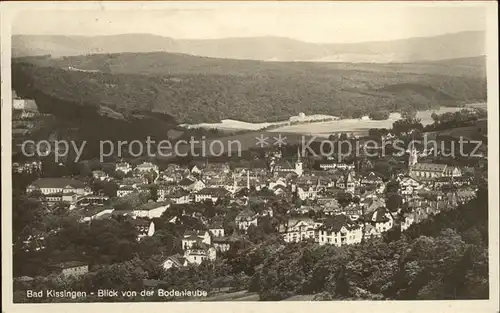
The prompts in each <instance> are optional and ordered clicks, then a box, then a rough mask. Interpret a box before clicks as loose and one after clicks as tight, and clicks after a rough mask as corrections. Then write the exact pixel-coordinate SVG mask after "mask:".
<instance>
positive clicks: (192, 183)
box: [178, 177, 206, 192]
mask: <svg viewBox="0 0 500 313" xmlns="http://www.w3.org/2000/svg"><path fill="white" fill-rule="evenodd" d="M178 186H179V187H180V188H182V189H184V190H186V191H190V192H197V191H200V190H202V189H203V188H205V187H206V185H205V183H204V182H202V181H201V180H197V179H195V178H192V177H186V178H184V179H182V180H181V181H179V182H178Z"/></svg>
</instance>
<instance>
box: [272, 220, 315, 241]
mask: <svg viewBox="0 0 500 313" xmlns="http://www.w3.org/2000/svg"><path fill="white" fill-rule="evenodd" d="M320 225H321V224H320V223H315V222H314V221H313V220H312V219H310V218H304V219H289V220H288V221H287V224H286V225H282V226H281V230H280V233H281V235H282V236H283V240H285V242H299V241H303V240H307V239H310V238H315V230H316V229H317V228H318V227H319V226H320Z"/></svg>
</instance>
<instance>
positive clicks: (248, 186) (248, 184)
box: [247, 170, 250, 191]
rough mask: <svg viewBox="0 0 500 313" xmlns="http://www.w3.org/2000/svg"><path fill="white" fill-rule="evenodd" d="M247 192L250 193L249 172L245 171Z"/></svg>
mask: <svg viewBox="0 0 500 313" xmlns="http://www.w3.org/2000/svg"><path fill="white" fill-rule="evenodd" d="M247 190H248V191H250V170H247Z"/></svg>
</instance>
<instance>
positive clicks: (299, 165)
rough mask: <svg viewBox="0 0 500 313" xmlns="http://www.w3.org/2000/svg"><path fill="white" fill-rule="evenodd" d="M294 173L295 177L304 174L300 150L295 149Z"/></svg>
mask: <svg viewBox="0 0 500 313" xmlns="http://www.w3.org/2000/svg"><path fill="white" fill-rule="evenodd" d="M295 173H297V175H299V176H302V174H303V173H304V169H303V167H302V159H301V157H300V148H299V147H297V162H295Z"/></svg>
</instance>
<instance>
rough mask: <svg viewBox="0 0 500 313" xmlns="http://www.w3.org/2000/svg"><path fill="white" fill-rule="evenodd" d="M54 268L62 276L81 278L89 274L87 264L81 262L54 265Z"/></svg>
mask: <svg viewBox="0 0 500 313" xmlns="http://www.w3.org/2000/svg"><path fill="white" fill-rule="evenodd" d="M53 268H54V269H55V270H56V271H57V272H58V273H59V274H60V275H62V276H65V277H79V276H82V275H85V274H87V273H88V272H89V266H88V264H87V263H84V262H79V261H68V262H64V263H60V264H57V265H54V266H53Z"/></svg>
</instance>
